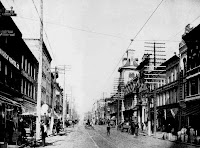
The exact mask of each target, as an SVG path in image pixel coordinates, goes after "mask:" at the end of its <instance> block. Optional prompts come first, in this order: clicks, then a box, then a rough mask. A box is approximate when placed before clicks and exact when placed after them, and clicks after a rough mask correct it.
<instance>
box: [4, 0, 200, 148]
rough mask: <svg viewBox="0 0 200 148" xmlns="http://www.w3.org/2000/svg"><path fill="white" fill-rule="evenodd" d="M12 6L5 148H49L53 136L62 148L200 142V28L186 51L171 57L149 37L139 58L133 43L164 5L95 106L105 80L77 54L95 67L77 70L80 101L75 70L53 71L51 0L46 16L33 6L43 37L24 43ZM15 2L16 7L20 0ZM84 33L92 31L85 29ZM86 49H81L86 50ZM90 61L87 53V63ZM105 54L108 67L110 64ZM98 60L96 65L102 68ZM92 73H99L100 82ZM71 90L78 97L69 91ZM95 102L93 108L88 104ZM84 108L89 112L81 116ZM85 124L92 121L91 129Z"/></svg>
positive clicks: (188, 29) (190, 31) (181, 48)
mask: <svg viewBox="0 0 200 148" xmlns="http://www.w3.org/2000/svg"><path fill="white" fill-rule="evenodd" d="M162 2H163V0H162V1H161V2H160V3H159V4H158V6H157V8H158V7H159V6H160V5H161V4H162ZM5 3H6V2H5V1H4V2H0V131H1V132H0V148H1V147H3V148H7V147H12V146H16V147H20V146H22V145H23V144H24V145H25V144H28V143H31V144H33V143H34V142H36V141H38V140H41V139H42V140H43V145H44V144H45V138H46V140H47V141H46V142H47V143H46V146H47V147H53V146H56V147H59V148H60V147H61V148H62V147H63V148H64V147H66V146H68V147H75V148H77V147H79V148H83V147H87V148H90V147H91V148H93V147H96V148H104V147H105V148H116V147H117V148H124V147H126V148H129V147H141V148H143V147H152V148H155V147H161V146H162V147H166V148H175V147H195V146H198V145H200V126H199V125H200V60H199V58H200V35H199V34H200V24H197V25H196V26H191V24H190V23H191V22H189V21H188V22H187V25H185V26H184V27H185V28H184V33H183V34H182V35H181V41H178V43H177V45H178V47H177V49H176V51H178V52H174V53H173V55H172V56H171V57H169V58H167V55H166V50H167V49H166V47H167V45H166V44H167V42H165V40H163V41H162V40H150V41H148V42H147V41H146V40H142V42H143V41H144V46H143V47H142V48H143V49H144V54H143V56H142V57H141V59H139V58H138V57H139V56H138V55H137V54H136V50H138V49H137V48H136V47H131V46H130V45H131V44H132V43H133V42H135V38H136V37H137V35H138V34H139V33H140V31H141V30H142V29H143V28H144V26H145V25H146V23H147V22H148V21H149V20H150V18H151V17H152V16H153V14H154V12H156V10H157V8H156V9H155V11H153V13H152V15H150V17H149V19H147V21H146V23H145V24H144V25H143V26H142V28H141V29H139V32H138V33H137V34H136V36H135V37H134V38H133V39H130V41H131V42H130V45H129V46H128V48H127V49H126V51H125V53H124V54H123V56H122V58H121V59H120V63H121V64H120V65H119V64H118V65H117V66H116V68H117V74H118V77H117V78H115V79H114V85H113V91H112V92H111V94H109V93H110V92H109V93H108V92H106V91H103V92H101V97H99V95H98V96H97V97H96V98H90V99H91V100H90V102H88V101H87V99H88V98H87V97H88V96H90V95H88V94H92V93H93V92H95V90H93V89H95V88H96V86H100V85H99V84H96V81H95V80H96V79H99V76H96V75H95V74H93V71H95V70H93V67H92V68H91V67H90V66H88V65H87V64H85V63H84V61H83V62H82V61H81V62H80V61H79V52H77V51H75V52H74V53H73V54H75V56H74V57H75V58H74V57H73V58H74V59H76V62H77V61H78V62H80V63H81V64H80V65H81V66H83V65H82V64H85V65H86V66H85V67H87V68H88V67H90V68H91V69H89V71H88V70H87V69H85V67H79V68H77V69H79V70H83V71H81V72H83V74H82V73H81V72H80V71H78V72H76V73H78V74H80V75H77V76H76V77H77V78H78V79H79V78H80V79H79V80H78V81H76V82H73V83H74V84H75V83H76V85H74V87H75V88H77V85H78V86H79V84H80V83H83V84H80V86H79V88H81V91H80V92H81V93H82V94H79V93H76V94H75V95H76V96H79V99H78V101H75V100H76V99H75V98H74V96H75V95H74V93H73V95H72V86H71V85H70V83H69V82H70V81H71V80H69V79H67V80H66V79H65V78H66V73H67V72H69V71H70V70H71V66H70V65H66V64H67V63H64V62H63V63H62V64H61V65H59V64H57V65H56V66H53V64H52V63H53V62H54V60H56V59H54V58H53V55H52V54H50V50H52V49H51V45H50V42H49V41H48V42H45V41H44V39H43V36H44V34H46V32H45V30H44V26H45V25H44V21H43V15H44V14H43V0H40V14H39V13H38V10H37V7H36V5H35V3H34V0H32V3H31V4H32V6H34V8H35V10H36V12H37V13H38V16H39V21H38V24H39V26H40V27H39V26H38V27H39V28H40V29H39V32H40V33H39V38H35V37H31V38H24V36H23V35H24V34H23V32H22V31H21V30H20V29H19V28H18V26H19V24H18V23H17V21H16V20H15V21H14V19H13V18H14V17H17V14H16V12H15V9H14V8H13V7H12V6H11V7H5V6H4V5H5ZM12 3H13V4H15V2H14V1H13V2H12ZM7 4H8V3H7ZM186 7H187V6H186ZM20 9H21V8H20ZM191 10H192V9H191ZM198 18H199V16H198V17H197V18H196V19H198ZM111 20H112V19H111ZM81 22H82V21H81ZM83 22H84V21H83ZM23 26H26V25H25V24H24V25H23ZM69 28H71V29H72V28H73V27H69ZM73 29H74V28H73ZM76 30H79V31H83V32H87V31H86V30H84V29H76ZM88 32H90V33H96V34H98V35H106V34H104V33H97V32H95V31H88ZM155 34H156V33H155ZM46 36H47V34H46ZM72 36H73V35H71V38H72ZM80 36H81V35H80ZM108 36H109V37H111V36H112V35H108ZM59 37H60V36H59ZM84 37H86V36H84ZM55 38H57V36H56V37H55ZM60 38H62V37H60ZM47 40H48V37H47ZM66 41H67V39H66ZM85 43H91V42H85ZM85 43H84V44H83V46H84V47H85ZM111 43H112V42H111ZM66 44H67V42H66ZM73 45H74V43H73ZM78 45H79V43H77V45H74V46H75V47H76V46H77V48H78ZM80 45H82V44H80ZM95 46H97V45H95ZM69 47H70V46H69ZM70 48H71V47H70ZM65 50H69V49H65V48H63V49H62V52H61V54H63V55H64V56H65V52H64V51H65ZM81 52H82V51H81ZM95 52H96V51H95ZM106 54H110V53H107V52H106ZM64 56H63V57H64ZM95 56H96V55H95ZM95 56H94V55H92V56H91V57H93V58H95ZM98 56H99V55H98ZM103 56H104V55H103ZM103 56H102V57H103ZM114 56H115V55H114V54H112V55H110V57H114ZM60 57H61V56H60ZM60 57H59V58H60ZM80 57H81V56H80ZM85 57H86V58H85ZM88 57H89V56H88V55H87V53H86V54H85V55H84V58H85V59H87V58H88ZM102 57H101V61H100V62H103V61H104V60H102ZM64 58H65V57H64ZM84 58H83V59H84ZM62 60H64V59H61V61H62ZM95 60H96V59H95ZM95 60H94V59H93V60H91V61H89V62H90V63H93V62H94V63H95V62H96V63H95V64H96V65H98V64H97V61H95ZM111 61H112V60H110V59H109V62H111ZM139 61H140V62H139ZM106 64H108V63H106ZM106 64H105V65H104V63H103V66H102V65H101V66H102V67H103V68H104V69H102V71H101V72H102V73H100V75H103V72H104V70H105V68H106V66H107V65H106ZM96 65H95V66H96ZM92 66H94V65H92ZM101 66H96V67H98V68H100V67H101ZM95 72H96V71H95ZM114 72H115V70H114V71H113V73H114ZM113 73H112V74H113ZM89 74H92V75H95V76H94V77H95V78H92V77H90V75H89ZM98 74H99V72H98ZM88 77H89V78H90V79H91V80H92V83H88V82H87V84H86V83H85V80H84V79H86V78H88ZM59 79H60V81H61V82H59ZM104 79H105V78H104ZM109 79H110V77H109ZM93 80H94V81H93ZM100 81H101V80H100ZM77 83H78V84H77ZM106 85H107V84H106ZM66 86H68V89H69V88H70V92H67V89H66ZM86 86H87V87H86ZM94 86H95V87H94ZM87 91H88V92H87ZM99 91H100V90H99ZM92 101H94V102H92ZM77 102H79V103H80V102H81V103H82V104H81V103H80V104H81V106H80V104H79V107H77V106H76V103H77ZM91 102H92V103H93V104H92V107H91V108H90V109H89V108H87V107H86V105H84V104H90V103H91ZM80 108H84V109H85V110H87V111H88V112H79V113H78V110H79V109H80ZM79 111H80V110H79ZM80 114H81V115H82V116H81V118H80ZM82 120H84V121H82ZM79 121H80V122H79ZM78 122H79V124H78V125H76V126H75V127H74V128H72V127H73V126H74V124H75V123H78ZM82 122H87V123H88V127H87V128H86V127H85V123H82ZM90 126H94V129H91V128H90ZM107 126H109V127H111V135H110V136H107V133H106V132H107V131H106V128H107ZM117 129H118V130H117ZM63 130H64V134H62V133H63ZM124 131H127V132H124ZM137 131H139V135H138V136H134V135H131V134H130V133H131V132H133V133H134V132H135V134H136V135H137ZM141 131H142V132H141ZM161 139H163V140H161Z"/></svg>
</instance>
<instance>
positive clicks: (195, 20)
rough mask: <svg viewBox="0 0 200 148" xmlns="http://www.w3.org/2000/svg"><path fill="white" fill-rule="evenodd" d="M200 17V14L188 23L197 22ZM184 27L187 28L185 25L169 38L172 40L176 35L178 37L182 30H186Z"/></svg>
mask: <svg viewBox="0 0 200 148" xmlns="http://www.w3.org/2000/svg"><path fill="white" fill-rule="evenodd" d="M199 5H200V3H199ZM199 18H200V15H199V16H197V17H196V18H195V19H194V20H193V21H192V22H190V23H188V24H192V23H194V22H195V21H196V20H198V19H199ZM184 29H185V27H184V28H182V29H180V30H179V31H178V32H177V33H176V34H174V35H172V36H171V37H170V38H169V40H170V39H173V38H174V37H176V36H177V35H178V34H179V33H181V32H182V31H184ZM170 41H171V40H170Z"/></svg>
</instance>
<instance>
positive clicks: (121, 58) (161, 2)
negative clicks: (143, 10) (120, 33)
mask: <svg viewBox="0 0 200 148" xmlns="http://www.w3.org/2000/svg"><path fill="white" fill-rule="evenodd" d="M163 1H164V0H162V1H161V2H160V3H159V4H158V5H157V7H156V9H155V10H154V11H153V12H152V13H151V15H150V16H149V18H148V19H147V20H146V22H145V23H144V25H143V26H142V27H141V28H140V30H139V31H138V32H137V34H136V35H135V36H134V38H133V39H131V43H130V44H129V46H128V48H127V49H126V50H128V49H129V47H130V45H131V44H132V42H133V41H134V40H135V39H136V37H137V36H138V34H139V33H140V32H141V31H142V29H143V28H144V27H145V25H146V24H147V23H148V21H149V20H150V19H151V17H152V16H153V14H154V13H155V12H156V10H157V9H158V8H159V6H160V5H161V4H162V2H163ZM124 55H125V52H124V54H123V55H122V57H121V58H120V60H119V62H118V63H117V65H116V66H115V68H114V70H113V71H112V73H111V75H110V76H109V77H108V79H110V77H111V76H112V75H113V73H114V72H115V70H116V68H117V67H118V65H119V63H120V61H121V60H122V58H123V57H124Z"/></svg>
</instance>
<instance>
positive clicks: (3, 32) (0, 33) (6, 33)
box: [0, 30, 15, 36]
mask: <svg viewBox="0 0 200 148" xmlns="http://www.w3.org/2000/svg"><path fill="white" fill-rule="evenodd" d="M0 36H15V33H14V31H13V30H0Z"/></svg>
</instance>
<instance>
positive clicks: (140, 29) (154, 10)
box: [133, 0, 164, 40]
mask: <svg viewBox="0 0 200 148" xmlns="http://www.w3.org/2000/svg"><path fill="white" fill-rule="evenodd" d="M163 1H164V0H162V1H161V2H160V3H159V4H158V6H157V7H156V9H155V10H154V11H153V12H152V14H151V15H150V16H149V18H148V19H147V20H146V22H145V23H144V25H143V26H142V27H141V28H140V30H139V31H138V33H137V34H136V35H135V37H134V38H133V40H135V38H136V37H137V36H138V34H139V33H140V32H141V31H142V29H143V28H144V26H145V25H146V24H147V23H148V21H149V20H150V19H151V17H152V16H153V14H154V13H155V12H156V10H157V9H158V8H159V7H160V5H161V4H162V2H163Z"/></svg>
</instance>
